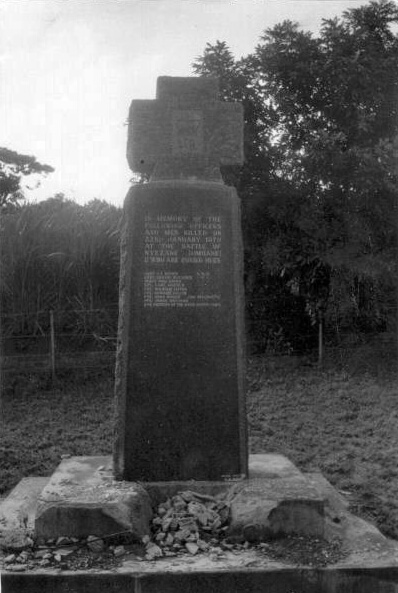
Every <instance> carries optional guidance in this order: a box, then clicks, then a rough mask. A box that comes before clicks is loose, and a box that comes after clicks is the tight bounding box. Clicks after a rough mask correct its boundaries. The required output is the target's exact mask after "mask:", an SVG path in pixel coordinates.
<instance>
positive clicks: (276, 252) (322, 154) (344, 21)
mask: <svg viewBox="0 0 398 593" xmlns="http://www.w3.org/2000/svg"><path fill="white" fill-rule="evenodd" d="M397 22H398V7H397V6H396V5H395V3H393V2H390V1H388V0H386V1H381V2H373V1H372V2H370V3H369V4H367V5H364V6H361V7H360V8H355V9H352V10H348V11H346V12H344V13H343V14H342V16H341V17H340V18H334V19H329V20H324V21H323V23H322V27H321V30H320V33H319V35H318V36H314V35H313V34H312V33H310V32H307V31H303V30H301V29H300V28H299V26H298V24H297V23H293V22H291V21H285V22H283V23H281V24H278V25H276V26H275V27H273V28H272V29H267V30H266V31H265V32H264V33H263V34H262V36H261V38H260V42H259V44H258V45H257V47H256V48H255V49H254V51H253V53H252V54H250V55H248V56H246V57H244V58H242V59H240V60H238V61H235V60H234V59H233V56H232V54H231V52H230V51H229V49H228V47H227V45H226V44H225V43H224V42H217V43H216V44H215V45H210V44H207V46H206V48H205V51H204V53H203V55H202V56H201V57H200V58H197V60H196V62H195V63H194V65H193V69H194V72H195V73H196V74H199V75H202V76H209V75H216V76H219V78H220V82H221V87H222V96H223V98H224V99H226V100H239V101H242V103H243V105H244V112H245V150H246V160H245V166H244V167H243V169H242V171H241V172H240V175H238V173H237V172H235V177H236V178H237V183H236V186H237V189H238V192H239V194H240V197H241V198H242V204H243V214H244V216H243V222H244V239H245V247H246V253H245V255H246V261H245V264H246V274H247V278H248V282H247V296H248V303H249V310H250V308H251V309H252V310H253V311H255V317H256V318H258V308H259V307H261V306H262V305H261V304H260V305H259V304H258V302H260V303H264V298H262V299H260V298H259V296H258V295H259V293H261V292H262V291H263V287H264V284H267V282H268V284H269V283H271V284H275V281H272V282H269V281H267V280H266V279H267V278H268V279H270V276H272V277H273V278H279V279H283V282H282V286H283V290H284V291H286V290H288V291H289V292H290V293H292V294H294V295H296V297H297V298H298V299H301V300H302V305H303V307H304V308H305V309H306V311H307V313H308V314H309V317H310V319H311V320H312V322H313V323H316V322H317V321H319V320H320V319H322V318H323V316H324V314H325V311H326V307H327V303H328V300H329V296H330V289H331V286H332V281H333V278H334V276H336V277H338V278H341V277H344V278H345V279H346V280H348V279H349V281H350V282H351V284H352V285H353V286H354V285H355V283H357V282H360V283H361V282H362V283H364V284H366V283H367V284H369V283H371V284H372V285H373V286H376V285H377V286H379V285H381V284H383V285H385V284H387V285H390V286H391V284H393V283H394V281H395V277H396V273H397V265H396V264H397V261H396V239H397V226H396V225H397V209H398V208H397V195H398V178H397V164H396V159H397V152H398V151H397V145H398V143H397V138H398V129H397V128H398V117H397V99H398V92H397V91H398V37H397V35H396V33H394V31H393V27H392V25H394V24H395V23H397ZM227 182H228V178H227ZM376 292H377V291H376ZM379 292H380V291H379ZM269 313H270V311H269V310H268V311H266V310H265V311H264V319H265V318H266V317H267V316H268V317H269ZM276 313H277V312H275V311H274V316H275V314H276ZM287 316H288V315H286V317H287ZM287 322H288V319H286V320H285V323H287Z"/></svg>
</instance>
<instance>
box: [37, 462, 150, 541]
mask: <svg viewBox="0 0 398 593" xmlns="http://www.w3.org/2000/svg"><path fill="white" fill-rule="evenodd" d="M109 462H110V459H109V458H108V457H71V458H70V459H64V460H63V461H62V462H61V464H60V465H59V466H58V469H57V470H56V471H55V473H54V474H53V476H52V477H51V479H50V481H49V482H48V484H47V486H46V487H45V488H44V489H43V491H42V493H41V496H40V498H39V502H38V506H37V511H36V520H35V534H36V536H37V537H44V538H46V539H48V538H58V537H60V536H67V537H84V536H89V535H96V536H99V537H102V536H106V535H110V534H112V533H116V532H120V531H124V530H129V531H131V533H132V535H133V536H135V537H136V538H137V539H140V538H141V537H142V536H143V535H145V534H146V533H148V531H149V521H150V519H151V516H152V509H151V505H150V501H149V496H148V494H147V492H146V491H145V490H144V489H143V487H142V486H140V485H139V484H135V483H125V482H116V481H115V480H113V478H112V471H111V468H110V469H109V470H108V471H99V470H98V468H99V467H101V466H104V467H108V468H109Z"/></svg>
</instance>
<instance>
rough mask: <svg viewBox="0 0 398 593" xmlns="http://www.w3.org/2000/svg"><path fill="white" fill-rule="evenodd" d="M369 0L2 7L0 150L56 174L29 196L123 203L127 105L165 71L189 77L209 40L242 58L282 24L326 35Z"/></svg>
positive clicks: (12, 3) (82, 1)
mask: <svg viewBox="0 0 398 593" xmlns="http://www.w3.org/2000/svg"><path fill="white" fill-rule="evenodd" d="M365 3H366V2H365V1H364V0H1V2H0V80H1V84H0V146H5V147H7V148H10V149H11V150H16V151H17V152H20V153H22V154H30V155H34V156H35V157H36V158H37V159H38V160H39V161H40V162H42V163H46V164H49V165H51V166H53V167H54V168H55V172H54V173H52V174H50V175H49V176H48V177H47V178H46V179H45V180H43V181H42V183H41V186H40V187H39V188H36V189H32V190H27V192H26V196H27V197H28V198H29V199H34V200H42V199H45V198H47V197H50V196H52V195H54V194H55V193H57V192H63V193H64V194H65V195H66V196H67V197H71V198H73V199H75V200H76V201H77V202H79V203H85V202H87V201H89V200H90V199H93V198H99V199H104V200H106V201H108V202H111V203H113V204H115V205H118V206H121V205H122V204H123V200H124V197H125V195H126V193H127V191H128V188H129V180H130V178H131V171H129V168H128V165H127V161H126V156H125V154H126V140H127V126H126V120H127V115H128V109H129V105H130V102H131V100H132V99H154V98H155V89H156V79H157V77H158V76H162V75H168V76H190V75H192V68H191V64H192V62H193V61H194V60H195V58H196V57H198V56H200V55H201V54H202V53H203V50H204V48H205V46H206V43H208V42H209V43H214V42H215V41H217V40H220V41H225V42H226V43H227V45H228V46H229V48H230V50H231V51H232V52H233V54H234V55H235V57H236V58H240V57H242V56H244V55H247V54H248V53H250V52H252V51H253V49H254V48H255V46H256V45H257V43H258V41H259V38H260V36H261V34H262V32H263V31H264V30H265V29H267V28H268V27H272V26H274V25H275V24H276V23H278V22H282V21H283V20H285V19H290V20H293V21H297V22H298V23H299V25H300V26H301V27H302V28H303V29H305V30H311V31H313V32H314V33H316V32H317V30H319V27H320V25H321V21H322V19H323V18H333V17H334V16H340V15H341V13H342V12H343V11H344V10H346V9H347V8H356V7H358V6H361V5H362V4H365Z"/></svg>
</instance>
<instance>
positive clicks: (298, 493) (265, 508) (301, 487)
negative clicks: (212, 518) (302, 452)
mask: <svg viewBox="0 0 398 593" xmlns="http://www.w3.org/2000/svg"><path fill="white" fill-rule="evenodd" d="M274 469H276V466H275V468H274ZM297 472H298V470H297ZM227 501H228V502H229V504H230V513H231V522H230V527H229V533H230V534H242V535H243V536H244V538H245V539H246V540H248V541H266V540H268V539H272V538H276V537H280V536H283V535H289V534H293V533H295V534H304V535H314V536H319V537H323V535H324V531H325V521H324V506H325V500H324V498H323V497H322V496H321V495H320V494H319V492H318V491H317V490H316V489H315V488H314V487H313V486H312V485H311V484H310V483H309V482H308V481H307V480H306V478H305V476H304V475H303V474H301V473H291V474H290V475H289V476H285V477H273V478H265V479H264V478H254V479H249V480H248V481H246V482H240V483H238V484H236V486H234V487H233V488H231V490H230V492H229V493H228V496H227Z"/></svg>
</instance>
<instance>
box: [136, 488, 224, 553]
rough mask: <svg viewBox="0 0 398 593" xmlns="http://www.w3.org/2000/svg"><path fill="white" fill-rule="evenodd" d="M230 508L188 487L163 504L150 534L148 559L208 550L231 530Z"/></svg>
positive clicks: (145, 540) (144, 540)
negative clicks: (229, 527)
mask: <svg viewBox="0 0 398 593" xmlns="http://www.w3.org/2000/svg"><path fill="white" fill-rule="evenodd" d="M228 519H229V507H228V505H227V504H226V503H225V502H223V501H219V500H217V499H216V498H214V497H212V496H207V495H204V494H199V493H197V492H192V491H190V490H187V491H185V492H180V493H179V494H177V495H175V496H173V497H172V498H169V499H168V500H166V501H165V502H163V503H161V504H160V505H159V506H158V507H157V509H156V514H155V517H154V518H153V520H152V539H151V538H150V537H149V536H147V537H145V538H144V539H143V543H144V544H145V547H146V550H145V552H146V553H145V558H146V559H147V560H152V559H154V558H158V557H162V556H174V555H176V554H177V553H181V552H184V551H186V552H189V553H190V554H193V555H194V554H196V553H197V552H199V551H200V550H201V551H203V552H208V551H210V550H211V548H212V546H214V545H215V544H218V543H219V540H220V539H221V538H222V537H223V536H225V532H226V530H227V529H228Z"/></svg>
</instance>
